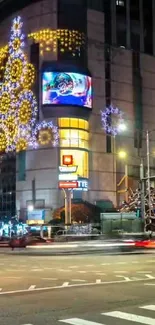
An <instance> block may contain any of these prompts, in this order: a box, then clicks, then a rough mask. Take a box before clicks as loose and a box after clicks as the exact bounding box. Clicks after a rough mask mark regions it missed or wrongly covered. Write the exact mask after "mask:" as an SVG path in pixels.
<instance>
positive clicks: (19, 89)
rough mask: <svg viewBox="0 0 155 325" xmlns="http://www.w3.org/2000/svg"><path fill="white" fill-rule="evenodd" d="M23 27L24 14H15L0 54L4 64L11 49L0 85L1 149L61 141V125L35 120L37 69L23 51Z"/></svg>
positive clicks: (20, 148)
mask: <svg viewBox="0 0 155 325" xmlns="http://www.w3.org/2000/svg"><path fill="white" fill-rule="evenodd" d="M22 27H23V22H22V19H21V17H17V18H15V19H14V20H13V23H12V27H11V34H10V41H9V44H8V48H6V47H5V50H4V53H3V55H2V57H1V56H0V65H1V63H2V61H3V60H4V58H5V55H6V51H8V53H9V56H8V60H7V62H6V66H5V70H4V71H3V72H4V80H3V83H2V85H1V87H0V152H2V151H6V152H9V151H16V152H19V151H22V150H26V149H27V148H28V147H32V148H33V149H34V148H37V147H38V146H40V145H49V144H52V145H53V146H56V145H57V144H58V129H57V127H56V126H54V125H53V123H52V122H45V121H42V122H40V123H38V124H37V123H36V118H37V114H38V106H37V100H36V97H35V96H34V94H33V92H32V90H31V87H32V85H33V83H34V81H35V69H34V67H33V65H32V64H30V63H28V60H27V57H26V55H25V53H24V51H23V49H24V46H25V42H24V39H25V36H24V34H23V32H22Z"/></svg>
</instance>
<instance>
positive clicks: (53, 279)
mask: <svg viewBox="0 0 155 325" xmlns="http://www.w3.org/2000/svg"><path fill="white" fill-rule="evenodd" d="M41 280H52V281H56V280H58V278H41Z"/></svg>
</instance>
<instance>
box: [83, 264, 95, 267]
mask: <svg viewBox="0 0 155 325" xmlns="http://www.w3.org/2000/svg"><path fill="white" fill-rule="evenodd" d="M85 266H86V267H92V266H95V265H94V264H88V265H85Z"/></svg>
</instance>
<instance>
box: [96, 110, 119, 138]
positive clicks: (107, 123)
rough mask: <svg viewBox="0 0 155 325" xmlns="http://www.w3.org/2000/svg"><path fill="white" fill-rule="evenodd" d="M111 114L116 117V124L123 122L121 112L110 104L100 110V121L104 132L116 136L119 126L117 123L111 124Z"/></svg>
mask: <svg viewBox="0 0 155 325" xmlns="http://www.w3.org/2000/svg"><path fill="white" fill-rule="evenodd" d="M112 115H115V116H117V117H118V125H120V124H123V112H122V111H121V110H120V109H119V108H118V107H114V106H112V105H110V106H109V107H106V108H105V109H104V111H101V122H102V126H103V129H104V130H105V132H106V134H111V135H113V136H116V135H117V134H118V132H119V128H118V125H112V124H111V117H112Z"/></svg>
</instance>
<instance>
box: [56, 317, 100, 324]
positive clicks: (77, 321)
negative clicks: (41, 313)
mask: <svg viewBox="0 0 155 325" xmlns="http://www.w3.org/2000/svg"><path fill="white" fill-rule="evenodd" d="M59 322H63V323H67V324H71V325H104V324H101V323H96V322H91V321H89V320H85V319H81V318H69V319H63V320H60V321H59Z"/></svg>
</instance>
